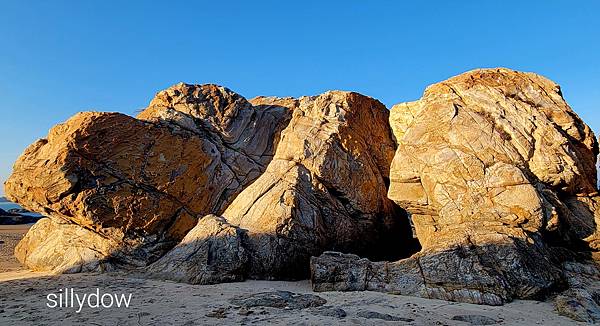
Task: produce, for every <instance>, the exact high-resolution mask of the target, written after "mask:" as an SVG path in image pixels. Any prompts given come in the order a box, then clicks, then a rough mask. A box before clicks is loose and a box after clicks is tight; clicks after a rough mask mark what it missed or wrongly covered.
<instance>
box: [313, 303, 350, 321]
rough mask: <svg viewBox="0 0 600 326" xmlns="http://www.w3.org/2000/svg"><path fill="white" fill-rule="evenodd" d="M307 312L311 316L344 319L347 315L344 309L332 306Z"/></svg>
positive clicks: (314, 308) (315, 308)
mask: <svg viewBox="0 0 600 326" xmlns="http://www.w3.org/2000/svg"><path fill="white" fill-rule="evenodd" d="M308 312H310V313H312V314H313V315H319V316H326V317H336V318H345V317H346V316H347V313H346V311H345V310H344V309H342V308H338V307H332V306H321V307H313V308H309V309H308Z"/></svg>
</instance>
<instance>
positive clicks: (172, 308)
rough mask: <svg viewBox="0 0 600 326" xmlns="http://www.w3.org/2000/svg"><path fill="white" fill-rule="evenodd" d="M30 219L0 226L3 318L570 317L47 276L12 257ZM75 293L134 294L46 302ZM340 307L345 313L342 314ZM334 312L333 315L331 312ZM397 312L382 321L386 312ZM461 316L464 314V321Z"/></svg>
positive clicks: (393, 298) (384, 297)
mask: <svg viewBox="0 0 600 326" xmlns="http://www.w3.org/2000/svg"><path fill="white" fill-rule="evenodd" d="M26 229H27V227H23V226H11V227H4V226H0V241H4V243H2V244H0V246H1V247H0V325H222V324H231V325H253V324H255V325H263V324H300V325H324V324H325V325H327V324H329V325H337V324H357V325H382V324H391V325H471V324H477V323H479V324H481V323H482V322H488V323H492V324H494V325H568V324H576V323H575V322H573V321H572V320H570V319H568V318H565V317H562V316H559V315H557V314H556V312H554V310H553V307H552V304H550V303H547V302H536V301H515V302H512V303H510V304H507V305H504V306H501V307H490V306H478V305H471V304H462V303H454V302H446V301H440V300H428V299H422V298H414V297H406V296H397V295H389V294H383V293H376V292H345V293H343V292H327V293H314V292H312V291H311V288H310V284H309V282H308V281H301V282H269V281H248V282H241V283H229V284H218V285H188V284H178V283H172V282H162V281H154V280H145V279H138V278H134V277H130V276H128V275H124V274H99V275H97V274H74V275H60V276H52V275H47V274H44V273H34V272H29V271H25V270H23V269H22V267H20V265H19V264H18V262H17V261H16V260H15V259H14V257H12V250H13V248H14V245H15V244H16V242H17V241H18V239H20V238H21V237H22V236H23V233H24V232H25V231H26ZM64 288H73V289H74V291H75V293H79V294H83V293H93V292H95V291H96V288H99V289H100V293H101V294H103V293H118V294H126V295H128V294H129V293H131V294H132V299H131V303H130V306H129V308H116V307H113V308H90V307H87V306H84V307H83V308H82V310H81V312H79V313H77V312H76V310H77V309H79V308H78V304H77V303H75V308H65V307H63V308H58V307H56V308H49V307H47V304H50V303H51V302H50V301H48V300H47V298H46V296H47V295H48V294H50V293H59V291H60V290H61V289H64ZM278 290H284V291H291V292H295V293H312V294H316V295H318V296H320V297H322V298H324V299H325V300H327V303H326V304H325V308H323V307H321V308H316V309H315V308H307V309H289V308H285V307H284V308H273V307H251V308H248V309H244V308H240V307H239V306H236V305H234V304H232V303H231V302H230V299H232V298H234V297H237V296H240V295H249V294H256V293H260V292H269V291H278ZM336 308H339V309H341V310H343V311H344V312H345V313H346V316H345V317H343V318H342V317H340V316H339V314H340V313H341V311H340V310H339V309H336ZM336 315H338V316H336ZM381 318H384V319H396V321H386V320H384V319H381ZM461 320H462V321H461Z"/></svg>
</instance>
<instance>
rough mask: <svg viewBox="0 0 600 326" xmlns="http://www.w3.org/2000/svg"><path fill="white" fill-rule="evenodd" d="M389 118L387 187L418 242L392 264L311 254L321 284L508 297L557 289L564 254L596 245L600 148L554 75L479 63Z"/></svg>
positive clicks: (473, 298)
mask: <svg viewBox="0 0 600 326" xmlns="http://www.w3.org/2000/svg"><path fill="white" fill-rule="evenodd" d="M390 123H391V126H392V128H393V130H394V135H395V137H396V140H397V142H398V148H397V150H396V154H395V156H394V160H393V162H392V165H391V171H390V179H391V184H390V189H389V194H388V195H389V198H391V199H393V200H394V201H395V202H396V203H398V204H399V205H400V206H402V207H403V208H405V209H406V210H407V211H408V212H409V213H410V214H411V218H412V221H413V223H414V226H415V231H416V234H417V237H418V239H419V241H420V243H421V245H422V250H421V252H419V253H418V254H416V255H414V256H413V257H410V258H408V259H405V260H400V261H397V262H390V263H388V262H381V263H372V262H370V261H367V260H364V259H359V258H358V257H356V256H343V255H342V256H340V255H336V254H331V253H329V254H325V255H323V256H321V257H319V258H314V259H313V262H312V277H313V282H314V288H315V290H334V289H335V290H354V289H369V290H381V291H393V292H398V293H401V294H412V295H419V296H424V297H430V298H439V299H445V300H454V301H462V302H472V303H484V304H502V303H504V302H506V301H510V300H512V299H513V298H540V297H542V296H543V295H544V294H546V293H547V292H548V291H551V290H554V289H558V288H561V287H562V286H564V283H565V279H564V273H563V271H562V266H561V260H562V259H563V258H564V256H568V255H569V254H568V253H565V252H564V251H565V250H568V249H578V248H581V247H582V246H584V245H589V246H591V247H593V248H597V243H596V236H595V230H596V222H595V214H596V213H595V212H596V205H597V200H598V197H597V192H596V169H595V162H596V156H597V154H598V144H597V142H596V138H595V137H594V135H593V133H592V131H591V130H590V128H589V127H588V126H587V125H585V124H584V123H583V122H582V121H581V119H579V117H578V116H577V115H576V114H575V113H574V112H573V111H572V110H571V108H570V107H569V106H568V105H567V103H566V102H565V101H564V99H563V98H562V94H561V91H560V88H559V86H558V85H556V84H555V83H553V82H551V81H549V80H547V79H545V78H543V77H541V76H539V75H536V74H532V73H520V72H515V71H511V70H508V69H484V70H475V71H471V72H468V73H465V74H462V75H460V76H457V77H453V78H450V79H448V80H446V81H444V82H441V83H438V84H435V85H432V86H430V87H428V88H427V90H426V91H425V93H424V95H423V97H422V98H421V99H420V100H418V101H416V102H410V103H403V104H399V105H396V106H394V107H393V108H392V113H391V116H390ZM584 240H587V242H585V241H584ZM556 247H561V248H556ZM564 248H567V249H564Z"/></svg>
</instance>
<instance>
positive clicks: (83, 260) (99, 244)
mask: <svg viewBox="0 0 600 326" xmlns="http://www.w3.org/2000/svg"><path fill="white" fill-rule="evenodd" d="M119 249H120V244H119V243H118V242H117V241H114V240H111V239H108V238H105V237H103V236H101V235H100V234H98V233H96V232H93V231H90V230H88V229H85V228H82V227H79V226H77V225H75V224H72V223H68V222H66V221H62V220H60V219H50V218H43V219H41V220H39V221H38V222H37V223H36V224H34V225H33V226H32V227H31V229H29V232H27V234H26V235H25V237H24V238H23V239H22V240H21V241H20V242H19V244H18V245H17V246H16V247H15V256H16V257H17V259H18V260H19V261H20V262H21V263H22V264H23V265H25V266H27V267H28V268H29V269H31V270H34V271H46V270H51V271H54V272H56V273H77V272H93V271H98V272H104V271H112V270H115V264H114V263H115V260H116V259H118V254H117V252H118V251H119ZM108 257H111V258H110V259H109V258H108ZM127 259H128V260H133V259H135V258H134V257H127Z"/></svg>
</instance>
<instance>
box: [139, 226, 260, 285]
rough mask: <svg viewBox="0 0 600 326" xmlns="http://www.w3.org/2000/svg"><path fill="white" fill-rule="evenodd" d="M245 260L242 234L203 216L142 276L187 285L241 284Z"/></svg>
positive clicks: (236, 229)
mask: <svg viewBox="0 0 600 326" xmlns="http://www.w3.org/2000/svg"><path fill="white" fill-rule="evenodd" d="M247 260H248V258H247V254H246V250H245V249H244V248H243V246H242V231H241V230H240V229H238V228H236V227H233V226H231V225H229V224H228V223H227V222H226V221H225V220H224V219H223V218H221V217H217V216H215V215H207V216H205V217H204V218H202V219H200V220H199V221H198V224H197V225H196V226H195V227H194V228H193V229H192V230H191V231H190V232H189V233H188V234H187V235H186V236H185V238H183V240H182V241H181V242H180V243H179V244H178V245H177V246H176V247H175V248H173V249H172V250H171V251H169V252H168V253H167V254H166V255H164V256H163V257H162V258H161V259H159V260H158V261H156V262H154V263H153V264H152V265H150V266H149V267H148V269H147V270H146V273H147V275H150V276H151V277H154V278H157V279H169V280H173V281H177V282H185V283H191V284H214V283H222V282H234V281H243V279H244V275H245V268H246V262H247Z"/></svg>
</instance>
